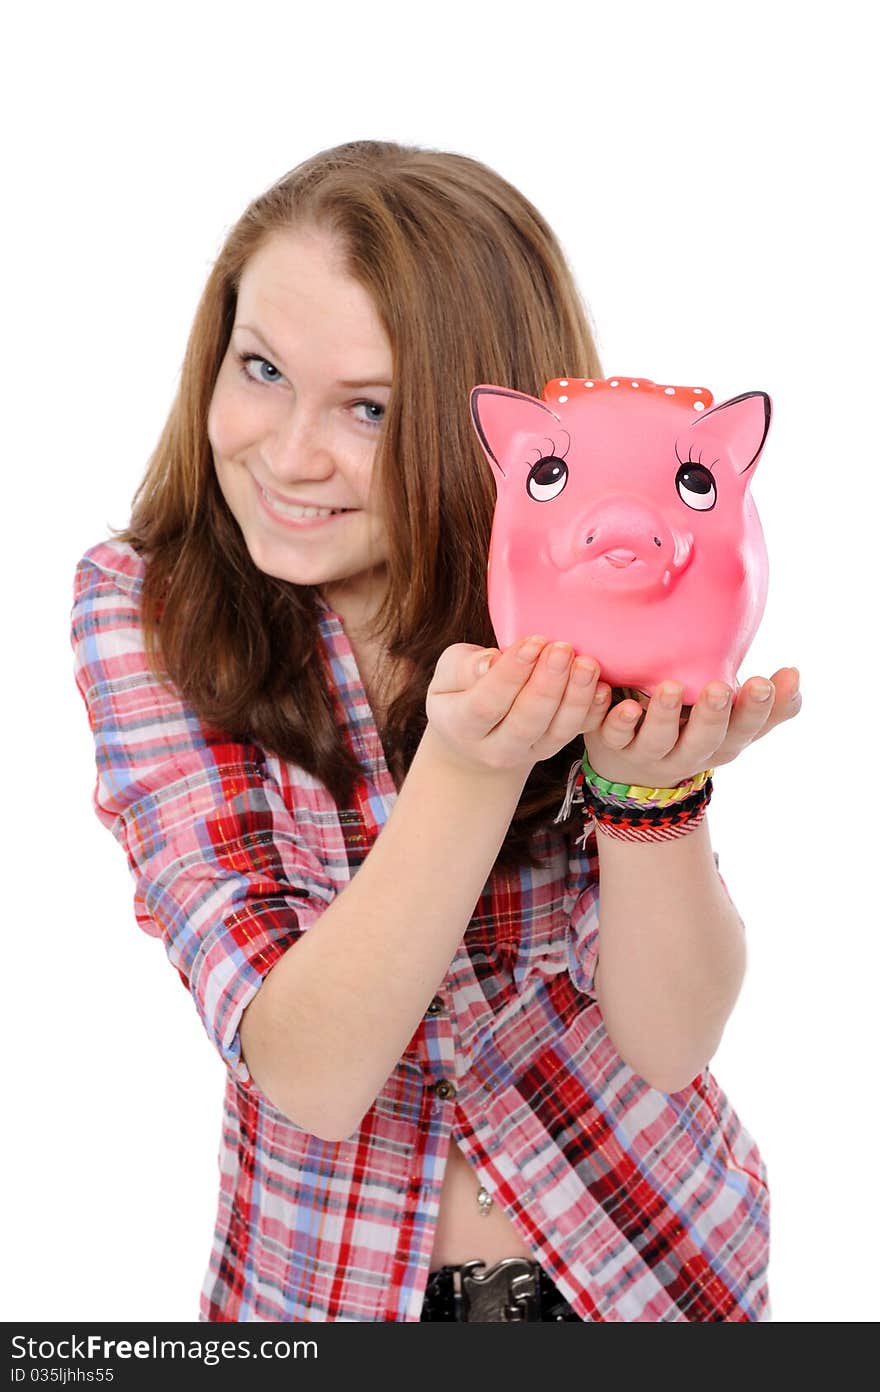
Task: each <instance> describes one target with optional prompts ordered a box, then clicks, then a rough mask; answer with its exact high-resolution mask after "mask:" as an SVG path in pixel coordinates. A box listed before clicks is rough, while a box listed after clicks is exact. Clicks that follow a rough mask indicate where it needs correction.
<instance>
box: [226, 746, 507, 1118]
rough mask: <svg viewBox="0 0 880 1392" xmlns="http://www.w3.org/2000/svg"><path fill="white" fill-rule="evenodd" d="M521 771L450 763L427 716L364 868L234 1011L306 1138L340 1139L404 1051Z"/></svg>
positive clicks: (484, 874)
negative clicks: (239, 1014)
mask: <svg viewBox="0 0 880 1392" xmlns="http://www.w3.org/2000/svg"><path fill="white" fill-rule="evenodd" d="M526 774H527V771H526V770H523V769H520V770H519V771H510V770H490V769H485V770H483V771H480V770H478V769H476V768H475V769H473V770H472V771H471V770H465V769H463V768H459V767H457V766H455V765H453V764H452V763H451V762H450V760H449V758H448V757H446V755H445V753H444V751H443V749H442V746H441V743H440V741H439V740H438V739H437V738H436V737H435V735H434V732H433V731H432V729H431V727H430V725H429V726H428V729H427V730H426V731H425V735H424V736H423V738H422V741H421V743H420V745H419V748H418V749H417V751H416V753H415V756H414V758H413V761H412V764H411V765H410V768H409V772H408V774H407V776H406V779H405V780H404V783H403V786H402V787H401V789H400V792H399V794H398V797H397V800H396V802H395V804H394V807H393V808H392V810H391V813H390V815H389V817H388V820H387V821H386V823H385V825H384V827H383V828H382V830H381V832H380V833H379V835H378V837H377V838H376V840H375V842H374V843H373V846H372V848H371V849H370V852H369V854H368V855H367V857H366V859H365V861H364V863H363V865H361V867H360V869H359V870H358V872H357V874H356V875H355V876H354V877H353V879H352V880H351V883H350V884H348V885H347V886H346V888H345V889H344V890H343V891H342V892H341V893H340V894H338V895H337V897H336V898H335V899H334V900H333V903H332V904H330V905H329V907H328V908H327V909H325V910H324V912H323V913H322V914H321V916H320V918H319V919H318V920H317V921H316V922H315V923H314V924H313V925H312V927H311V928H310V929H309V931H308V932H307V933H305V934H303V936H302V937H301V938H300V939H299V941H298V942H297V943H296V944H295V945H294V947H292V948H290V949H289V950H288V951H287V952H286V953H285V954H284V956H283V957H282V958H281V959H280V960H279V961H278V962H277V963H276V965H275V966H274V967H273V968H272V970H271V972H270V973H269V975H268V976H267V977H266V979H265V981H264V982H263V985H262V987H261V988H260V990H259V991H258V992H257V994H256V996H255V997H254V999H253V1000H252V1001H251V1003H250V1005H249V1006H248V1007H247V1009H246V1010H245V1013H244V1016H243V1017H242V1023H241V1041H242V1051H243V1053H244V1055H245V1058H246V1060H247V1064H248V1067H249V1069H250V1072H251V1075H252V1077H253V1078H254V1079H255V1081H256V1082H257V1084H258V1085H259V1087H260V1088H261V1089H262V1091H263V1092H264V1093H265V1094H266V1096H267V1097H269V1098H270V1099H271V1101H272V1102H273V1103H274V1104H275V1105H276V1106H277V1107H278V1108H279V1110H280V1111H282V1112H284V1113H285V1114H286V1115H288V1116H289V1117H290V1118H291V1119H292V1120H293V1121H295V1122H297V1124H298V1125H300V1126H302V1127H304V1128H305V1129H306V1130H308V1131H311V1132H312V1133H313V1134H314V1135H318V1136H322V1137H323V1138H324V1139H326V1140H336V1139H341V1138H342V1137H345V1136H348V1135H351V1133H352V1132H353V1131H355V1130H356V1129H357V1127H358V1125H359V1124H360V1121H361V1118H362V1117H363V1115H364V1113H365V1112H366V1111H367V1109H368V1108H369V1107H370V1106H371V1105H372V1103H373V1101H374V1099H375V1098H376V1097H377V1095H378V1094H379V1092H380V1091H381V1090H382V1087H383V1086H384V1084H385V1082H386V1080H387V1078H388V1076H389V1075H390V1073H391V1072H392V1070H393V1068H394V1066H395V1064H396V1063H397V1062H398V1060H399V1059H400V1057H401V1055H402V1054H403V1053H404V1051H405V1049H406V1046H407V1044H408V1043H409V1041H410V1039H411V1038H412V1036H413V1033H414V1032H415V1030H416V1028H417V1027H418V1024H419V1022H420V1020H421V1019H422V1017H423V1015H424V1013H425V1010H426V1009H427V1006H428V1004H429V1002H430V1000H431V998H432V996H433V995H434V993H435V992H436V990H437V987H438V985H439V984H440V982H441V981H442V979H443V976H444V974H445V972H446V969H447V967H448V966H449V963H450V962H451V960H452V958H453V956H454V955H455V952H456V950H457V948H458V945H459V943H460V942H461V940H462V938H463V937H464V934H465V931H466V929H467V925H468V923H469V921H470V918H471V915H472V914H473V911H474V906H475V905H476V903H477V900H478V898H479V896H480V893H481V892H482V890H483V888H484V886H485V883H486V880H487V879H488V877H489V875H490V873H491V870H492V866H493V865H494V862H495V859H496V857H497V855H498V851H499V849H500V848H501V844H502V842H503V841H504V837H505V835H506V833H507V828H508V826H509V825H510V821H511V818H512V817H513V814H514V812H515V810H516V807H517V804H518V802H519V798H520V795H521V793H522V789H523V787H524V785H525V781H526Z"/></svg>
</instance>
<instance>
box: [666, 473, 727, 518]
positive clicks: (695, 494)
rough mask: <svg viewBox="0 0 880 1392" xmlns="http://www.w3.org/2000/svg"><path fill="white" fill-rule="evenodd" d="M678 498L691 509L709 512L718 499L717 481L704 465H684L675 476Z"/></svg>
mask: <svg viewBox="0 0 880 1392" xmlns="http://www.w3.org/2000/svg"><path fill="white" fill-rule="evenodd" d="M675 486H676V488H677V489H678V496H679V497H680V498H681V500H682V502H683V503H687V505H688V507H689V508H694V509H695V510H696V511H697V512H709V511H710V510H711V509H712V508H713V507H714V506H715V502H716V499H717V494H716V491H715V480H714V478H713V477H712V475H711V473H710V472H709V470H708V469H706V468H704V466H703V465H702V464H694V463H692V462H690V461H689V462H688V463H687V464H682V466H681V468H680V469H679V471H678V473H677V474H676V475H675Z"/></svg>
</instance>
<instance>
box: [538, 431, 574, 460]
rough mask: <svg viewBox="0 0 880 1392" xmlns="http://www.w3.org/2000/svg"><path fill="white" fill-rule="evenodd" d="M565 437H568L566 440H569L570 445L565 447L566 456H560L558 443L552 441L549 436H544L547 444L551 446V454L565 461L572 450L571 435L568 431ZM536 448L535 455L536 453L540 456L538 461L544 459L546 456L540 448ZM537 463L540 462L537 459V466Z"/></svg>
mask: <svg viewBox="0 0 880 1392" xmlns="http://www.w3.org/2000/svg"><path fill="white" fill-rule="evenodd" d="M565 435H566V438H567V440H568V444H567V445H566V447H565V454H560V453H559V447H558V445H557V444H556V441H555V440H551V439H550V436H549V435H545V436H544V439H545V440H546V441H547V443H548V444H549V446H550V453H551V454H552V455H553V456H554V457H555V458H556V459H564V458H565V455H566V454H568V451H569V450H570V449H571V436H570V435H569V433H568V431H567V430H566V432H565ZM534 448H535V453H536V454H537V456H538V459H543V458H544V457H545V456H544V455H543V454H542V453H541V451H540V450H539V449H538V446H537V445H535V447H534ZM537 462H538V460H537V459H536V460H535V463H536V464H537Z"/></svg>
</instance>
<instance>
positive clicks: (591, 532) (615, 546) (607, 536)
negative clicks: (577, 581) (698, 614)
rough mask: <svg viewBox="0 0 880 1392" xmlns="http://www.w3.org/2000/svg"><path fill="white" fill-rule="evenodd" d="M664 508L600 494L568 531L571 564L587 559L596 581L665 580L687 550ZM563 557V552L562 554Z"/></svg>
mask: <svg viewBox="0 0 880 1392" xmlns="http://www.w3.org/2000/svg"><path fill="white" fill-rule="evenodd" d="M691 550H692V548H691V546H690V545H689V542H688V538H685V537H682V536H678V535H677V534H676V532H675V531H674V529H673V528H671V527H670V526H669V524H668V522H667V521H666V520H665V519H664V517H663V514H662V512H661V511H660V510H659V509H657V508H654V507H652V506H651V504H650V503H648V502H646V501H645V500H644V499H643V498H637V497H633V496H620V497H616V498H603V499H601V500H598V501H597V502H596V503H595V504H594V505H593V506H592V507H589V508H583V509H581V510H580V512H579V513H578V515H577V516H576V517H575V519H574V520H573V524H572V527H571V530H570V532H569V553H568V564H569V565H572V564H574V565H576V566H581V565H584V564H586V565H588V566H589V567H590V572H591V575H590V578H591V580H593V581H594V582H596V583H601V582H603V581H605V582H607V583H609V584H612V585H613V584H615V583H620V582H623V583H626V584H627V585H628V584H636V585H638V586H639V587H641V586H643V585H647V586H651V585H653V584H660V583H663V584H668V583H669V580H670V579H671V577H672V575H673V574H674V573H676V572H677V571H679V570H681V569H682V568H683V567H684V566H685V565H686V564H687V562H688V560H689V558H690V555H691ZM560 559H561V557H560Z"/></svg>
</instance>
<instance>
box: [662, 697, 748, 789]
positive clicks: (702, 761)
mask: <svg viewBox="0 0 880 1392" xmlns="http://www.w3.org/2000/svg"><path fill="white" fill-rule="evenodd" d="M732 707H733V692H732V691H731V689H730V687H729V686H727V685H726V684H725V683H724V682H710V683H709V685H708V686H706V687H704V688H703V690H702V691H701V692H700V695H699V696H698V698H697V700H696V701H695V702H694V704H693V706H692V707H691V713H690V716H689V717H688V721H687V724H686V725H685V726H684V727H683V729H682V731H681V736H680V738H679V741H678V745H677V748H676V751H675V752H676V757H677V758H679V757H680V759H681V761H682V762H683V763H684V764H685V765H686V766H687V768H694V769H699V768H708V767H709V766H710V765H711V764H712V762H713V760H714V759H715V755H716V754H717V753H718V751H719V750H720V749H721V748H722V747H723V746H724V744H725V742H726V741H727V740H728V739H729V737H730V736H729V725H730V720H731V710H732ZM746 742H747V741H746Z"/></svg>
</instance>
